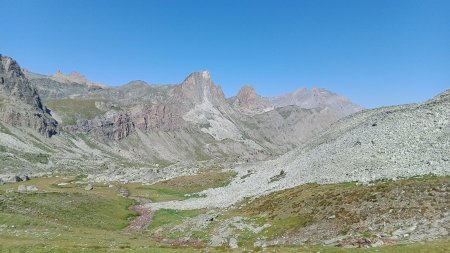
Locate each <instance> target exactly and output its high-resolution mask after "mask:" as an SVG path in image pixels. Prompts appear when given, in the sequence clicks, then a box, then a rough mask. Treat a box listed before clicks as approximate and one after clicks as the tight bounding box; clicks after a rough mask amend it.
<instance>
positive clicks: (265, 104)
mask: <svg viewBox="0 0 450 253" xmlns="http://www.w3.org/2000/svg"><path fill="white" fill-rule="evenodd" d="M230 101H231V104H232V105H233V107H234V108H238V109H240V110H241V111H243V112H244V113H250V114H252V113H261V112H265V111H269V110H271V109H273V105H272V103H271V102H270V101H268V100H267V99H264V98H263V97H261V96H259V95H258V94H257V93H256V91H255V89H254V88H253V87H251V86H246V85H244V86H243V87H242V88H241V89H240V90H239V92H238V94H237V95H236V96H235V97H233V98H231V99H230Z"/></svg>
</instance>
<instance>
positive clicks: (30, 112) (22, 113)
mask: <svg viewBox="0 0 450 253" xmlns="http://www.w3.org/2000/svg"><path fill="white" fill-rule="evenodd" d="M0 59H1V61H0V96H1V97H2V104H1V106H0V117H1V119H2V121H4V122H6V123H7V124H10V125H12V126H17V127H30V128H33V129H35V130H37V131H38V132H39V133H41V134H43V135H45V136H48V137H51V136H52V135H54V134H56V133H57V132H58V123H57V122H56V120H55V119H53V118H52V116H51V115H50V114H49V113H48V112H47V109H46V108H45V107H44V106H43V104H42V102H41V99H40V97H39V95H38V93H37V91H36V89H35V88H34V87H33V86H32V85H31V84H30V83H29V82H28V79H27V78H26V77H25V75H24V74H23V72H22V70H21V69H20V67H19V65H18V64H17V62H16V61H14V60H13V59H11V58H9V57H5V56H1V55H0Z"/></svg>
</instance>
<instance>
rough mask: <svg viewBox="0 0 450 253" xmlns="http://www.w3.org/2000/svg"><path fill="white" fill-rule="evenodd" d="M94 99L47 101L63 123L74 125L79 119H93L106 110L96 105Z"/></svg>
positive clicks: (64, 124) (48, 105)
mask: <svg viewBox="0 0 450 253" xmlns="http://www.w3.org/2000/svg"><path fill="white" fill-rule="evenodd" d="M95 102H96V100H92V99H79V98H76V99H70V98H68V99H58V100H49V101H47V102H46V105H47V107H48V108H50V109H51V110H52V111H54V112H55V113H56V114H57V115H58V116H59V117H61V118H62V125H63V126H67V125H74V124H76V123H77V120H78V119H93V118H95V117H96V116H100V115H102V114H103V113H104V112H103V111H102V110H100V109H98V108H97V107H96V106H95Z"/></svg>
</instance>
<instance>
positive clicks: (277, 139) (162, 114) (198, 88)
mask: <svg viewBox="0 0 450 253" xmlns="http://www.w3.org/2000/svg"><path fill="white" fill-rule="evenodd" d="M1 59H2V66H1V71H2V72H1V78H2V89H1V90H2V96H3V97H5V99H4V100H2V104H3V106H2V108H1V111H2V122H3V125H4V128H5V129H8V130H5V131H9V132H12V133H14V132H15V131H17V133H18V134H16V135H12V136H9V137H8V138H4V139H3V141H2V143H1V145H2V147H4V148H3V149H5V150H7V152H4V153H2V155H3V156H7V157H8V159H7V160H8V161H9V162H8V163H7V164H8V166H7V168H8V170H19V171H20V170H33V169H30V168H31V167H41V170H42V171H48V170H55V169H56V168H55V167H57V168H58V170H65V169H66V168H69V167H73V164H82V163H84V161H86V158H85V157H91V156H95V157H97V158H96V159H90V158H89V159H88V160H90V162H89V163H93V166H94V167H98V165H99V164H100V165H101V164H109V167H116V166H119V164H121V163H123V162H124V161H131V162H132V163H133V164H135V166H136V167H140V166H142V165H143V164H147V166H148V164H158V165H159V166H168V165H174V164H177V163H184V162H199V161H201V162H206V161H215V160H221V161H227V162H238V161H246V162H248V161H255V160H267V159H272V158H274V157H276V156H278V155H279V154H282V153H284V152H286V151H289V150H292V149H293V148H295V147H297V146H298V145H300V144H301V143H303V142H304V141H305V140H307V139H308V138H310V137H311V136H313V135H314V134H315V133H317V132H319V131H320V130H322V129H324V128H326V127H328V126H329V125H330V124H332V123H334V122H336V121H337V120H339V119H340V118H342V117H344V116H345V115H348V114H350V113H353V112H357V111H360V110H362V108H361V107H359V106H357V105H354V104H352V103H351V102H349V101H348V100H347V99H345V98H344V97H341V96H338V95H337V94H335V93H332V92H329V91H326V90H323V89H312V90H311V91H310V90H306V89H302V90H300V91H297V92H295V93H292V94H291V95H289V96H287V95H286V96H285V97H289V98H288V99H286V101H285V100H283V98H282V97H274V98H264V97H261V96H259V95H258V94H257V93H256V92H255V90H254V89H253V88H252V87H249V86H244V87H243V88H242V89H241V90H240V91H239V93H238V94H237V96H235V97H232V98H229V99H226V98H225V96H224V93H223V91H222V89H221V87H220V86H217V85H215V84H214V82H213V80H212V77H211V75H210V73H209V72H206V71H203V72H194V73H192V74H191V75H189V76H188V77H187V78H186V79H185V80H184V81H182V82H181V83H180V84H174V85H172V84H167V85H150V84H148V83H146V82H144V81H132V82H130V83H128V84H125V85H123V86H119V87H110V86H106V85H102V84H97V83H95V82H92V81H89V80H87V79H86V78H85V77H83V76H82V75H80V74H77V73H75V72H73V73H71V74H69V75H64V74H62V73H61V72H59V71H58V72H57V73H56V74H55V75H52V76H46V75H42V74H36V73H32V72H30V71H28V70H24V69H22V68H20V66H19V65H18V64H17V62H15V61H14V60H13V59H11V58H9V57H6V56H2V57H1ZM6 98H7V99H6ZM22 107H23V108H25V107H27V109H21V108H22ZM29 114H32V116H31V117H30V116H29ZM30 130H34V131H37V132H39V133H41V134H42V135H43V136H45V137H49V138H41V137H36V136H35V135H34V133H33V131H30ZM5 131H4V132H3V134H5ZM22 132H27V133H28V135H32V136H33V137H31V138H32V139H36V138H37V139H38V140H39V143H40V144H41V145H34V144H32V145H29V144H30V141H31V139H29V136H26V135H23V134H22ZM50 137H51V138H50ZM34 142H36V140H34ZM32 143H33V142H32ZM74 143H76V144H75V145H74ZM89 144H90V145H89ZM18 146H28V147H27V148H26V149H25V150H26V152H27V153H32V154H35V155H42V156H45V157H47V160H48V161H46V162H45V163H41V164H39V165H38V166H36V165H34V164H33V163H32V162H31V163H30V161H27V160H26V159H23V158H21V157H20V155H13V156H8V155H6V153H12V154H20V153H22V152H23V151H24V150H20V149H18ZM43 147H45V148H43ZM87 147H89V149H87ZM66 152H67V153H66ZM62 158H64V159H62ZM117 160H118V161H120V162H118V163H117ZM106 161H111V162H106ZM77 167H79V166H77ZM83 167H84V168H85V169H87V168H89V167H90V166H88V165H84V166H83ZM107 167H108V166H107ZM92 169H93V168H92Z"/></svg>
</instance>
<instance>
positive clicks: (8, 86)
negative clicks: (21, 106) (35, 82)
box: [0, 55, 43, 109]
mask: <svg viewBox="0 0 450 253" xmlns="http://www.w3.org/2000/svg"><path fill="white" fill-rule="evenodd" d="M0 59H1V60H0V89H1V90H2V91H3V92H4V93H5V94H6V95H7V96H9V97H10V98H13V99H19V100H21V101H22V102H25V103H27V104H30V105H33V106H35V107H38V108H39V109H42V108H43V107H42V103H41V99H40V98H39V96H38V94H37V91H36V89H35V88H34V87H33V86H31V85H30V84H29V83H28V80H27V78H26V77H25V75H24V74H23V72H22V69H21V68H20V66H19V64H17V62H16V61H15V60H13V59H12V58H10V57H7V56H2V55H0Z"/></svg>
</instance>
